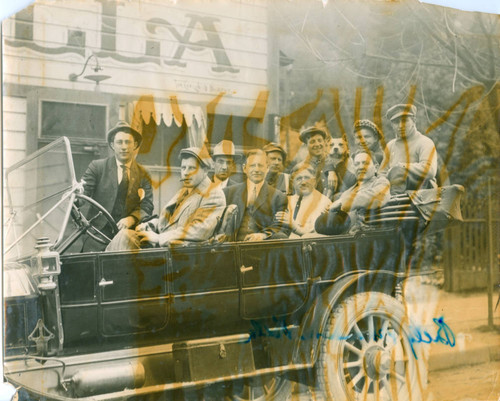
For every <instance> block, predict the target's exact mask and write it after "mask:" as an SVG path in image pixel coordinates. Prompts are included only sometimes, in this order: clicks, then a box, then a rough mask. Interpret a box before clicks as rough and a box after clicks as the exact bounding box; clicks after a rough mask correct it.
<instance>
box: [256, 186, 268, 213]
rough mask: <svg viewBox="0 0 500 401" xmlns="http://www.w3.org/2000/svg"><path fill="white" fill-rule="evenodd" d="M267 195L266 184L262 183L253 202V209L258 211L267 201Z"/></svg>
mask: <svg viewBox="0 0 500 401" xmlns="http://www.w3.org/2000/svg"><path fill="white" fill-rule="evenodd" d="M267 194H268V184H266V183H264V184H263V185H262V188H261V189H260V192H259V194H258V195H257V199H256V200H255V204H254V208H255V209H259V208H260V207H261V206H262V204H263V203H265V202H266V201H267Z"/></svg>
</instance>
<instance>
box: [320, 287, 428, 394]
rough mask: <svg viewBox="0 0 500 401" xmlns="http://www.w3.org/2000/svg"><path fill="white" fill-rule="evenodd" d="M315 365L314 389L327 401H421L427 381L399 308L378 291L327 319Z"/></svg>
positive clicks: (341, 307)
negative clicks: (316, 365)
mask: <svg viewBox="0 0 500 401" xmlns="http://www.w3.org/2000/svg"><path fill="white" fill-rule="evenodd" d="M323 334H324V335H323V339H322V344H321V351H320V356H319V360H318V367H317V368H318V370H317V374H318V387H319V388H320V391H321V393H323V395H324V398H326V399H327V400H333V399H335V400H340V399H342V400H349V401H357V400H363V401H371V400H373V401H375V400H376V401H386V400H387V401H389V400H394V401H396V400H397V401H406V400H418V399H421V394H422V393H423V389H424V387H425V384H426V381H427V377H426V371H425V368H423V361H422V359H423V358H422V356H421V355H420V352H419V349H418V347H417V346H416V345H415V344H414V348H415V355H414V353H413V351H412V347H411V343H410V338H411V337H410V336H411V334H410V324H409V321H408V317H407V314H406V313H405V310H404V307H403V305H402V304H401V303H399V302H398V301H397V300H395V299H394V298H392V297H390V296H388V295H386V294H382V293H379V292H367V293H360V294H356V295H354V296H352V297H350V298H348V299H346V300H345V301H344V302H342V304H340V305H339V306H338V307H337V308H336V309H335V310H334V311H333V313H332V314H331V315H330V318H329V321H328V324H327V330H326V331H325V333H323Z"/></svg>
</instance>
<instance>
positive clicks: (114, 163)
mask: <svg viewBox="0 0 500 401" xmlns="http://www.w3.org/2000/svg"><path fill="white" fill-rule="evenodd" d="M107 139H108V144H109V147H110V148H111V149H112V150H113V152H114V156H111V157H108V158H107V159H100V160H94V161H92V162H91V163H90V165H89V167H88V168H87V171H85V174H84V175H83V177H82V180H83V186H84V191H85V195H87V196H89V197H91V198H92V199H94V200H96V201H97V202H98V203H99V204H101V205H102V206H103V207H104V208H105V209H106V210H107V211H108V212H109V213H110V214H111V216H112V217H113V219H114V220H115V221H116V225H117V227H118V229H123V228H134V227H135V226H136V225H137V224H138V223H139V222H140V221H141V220H142V219H144V218H146V217H148V216H150V215H151V213H152V212H153V190H152V188H151V178H150V177H149V174H148V173H147V172H146V170H145V168H144V167H143V166H141V165H140V164H138V163H136V161H135V156H136V153H137V149H138V148H139V146H140V145H141V142H142V136H141V134H140V133H139V132H138V131H136V130H135V129H133V128H132V127H131V126H130V125H128V124H127V123H126V122H124V121H119V122H118V123H117V124H116V126H114V127H113V128H112V129H111V130H110V131H109V132H108V134H107ZM97 212H98V211H97V210H95V209H94V208H91V209H90V210H89V214H88V218H92V217H93V216H95V215H96V214H97ZM93 225H94V227H96V228H97V229H99V230H100V231H101V232H103V233H104V234H106V235H107V236H108V237H110V236H111V232H112V230H111V227H110V226H109V223H107V221H106V219H105V218H104V217H102V216H101V217H99V218H98V219H97V220H96V221H94V223H93ZM105 246H106V245H103V244H100V243H98V242H96V241H94V240H93V239H91V238H87V239H86V241H85V243H84V245H83V251H84V252H88V251H102V250H104V248H105Z"/></svg>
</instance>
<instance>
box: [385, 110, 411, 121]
mask: <svg viewBox="0 0 500 401" xmlns="http://www.w3.org/2000/svg"><path fill="white" fill-rule="evenodd" d="M402 116H412V117H414V116H415V115H414V114H413V113H412V112H411V111H401V112H399V113H396V114H394V115H393V116H391V118H389V120H390V121H392V120H394V119H395V118H398V117H402Z"/></svg>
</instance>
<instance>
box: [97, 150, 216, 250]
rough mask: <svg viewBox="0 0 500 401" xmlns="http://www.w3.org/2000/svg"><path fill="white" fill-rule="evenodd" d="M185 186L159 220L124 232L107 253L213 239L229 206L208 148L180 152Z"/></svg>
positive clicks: (115, 239)
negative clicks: (214, 178)
mask: <svg viewBox="0 0 500 401" xmlns="http://www.w3.org/2000/svg"><path fill="white" fill-rule="evenodd" d="M180 158H181V181H182V183H183V187H182V188H181V189H180V190H179V191H178V192H177V193H176V194H175V195H174V196H173V197H172V198H171V199H170V201H168V203H167V204H166V205H165V207H164V208H163V210H162V211H161V213H160V218H159V219H153V220H151V221H149V222H146V223H142V224H139V225H138V226H137V227H136V228H135V230H121V231H120V232H119V233H118V234H117V235H116V237H115V238H113V240H112V241H111V243H110V244H109V245H108V247H107V248H106V250H107V251H117V250H128V249H138V248H151V247H158V246H160V247H162V246H168V245H169V244H171V243H172V242H175V241H183V242H198V241H204V240H207V239H209V238H210V236H211V235H212V234H213V232H214V229H215V227H216V225H217V221H218V218H219V217H220V216H221V215H222V212H223V211H224V207H225V206H226V199H225V196H224V193H223V192H222V189H220V188H219V186H218V185H216V184H214V183H212V182H211V181H210V179H209V178H208V177H207V172H208V170H209V169H211V168H212V159H211V158H210V156H209V155H208V152H207V151H206V149H204V148H203V149H200V148H196V147H191V148H185V149H182V150H181V152H180Z"/></svg>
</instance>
